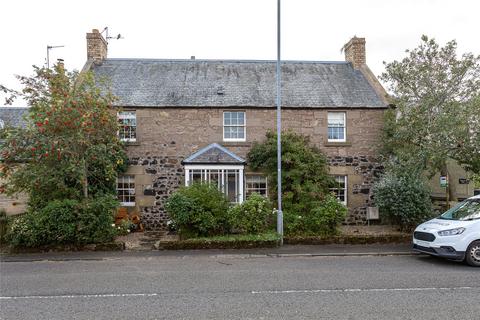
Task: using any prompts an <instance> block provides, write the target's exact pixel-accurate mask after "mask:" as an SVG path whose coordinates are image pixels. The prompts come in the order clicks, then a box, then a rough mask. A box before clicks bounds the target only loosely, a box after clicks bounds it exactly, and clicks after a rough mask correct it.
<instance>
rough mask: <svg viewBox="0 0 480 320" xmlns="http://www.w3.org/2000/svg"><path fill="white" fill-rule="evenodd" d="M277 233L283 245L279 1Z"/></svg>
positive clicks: (278, 6)
mask: <svg viewBox="0 0 480 320" xmlns="http://www.w3.org/2000/svg"><path fill="white" fill-rule="evenodd" d="M276 75H277V76H276V78H277V192H278V195H277V197H278V211H277V232H278V234H279V235H280V245H283V211H282V138H281V137H282V107H281V103H282V93H281V66H280V0H277V71H276Z"/></svg>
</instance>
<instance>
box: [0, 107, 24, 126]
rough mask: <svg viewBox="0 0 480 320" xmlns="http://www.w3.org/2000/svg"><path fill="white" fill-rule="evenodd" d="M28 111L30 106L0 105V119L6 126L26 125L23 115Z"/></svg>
mask: <svg viewBox="0 0 480 320" xmlns="http://www.w3.org/2000/svg"><path fill="white" fill-rule="evenodd" d="M27 113H28V108H17V107H0V120H2V121H3V125H4V126H11V127H22V128H23V127H25V125H26V123H25V121H24V120H23V116H24V115H25V114H27Z"/></svg>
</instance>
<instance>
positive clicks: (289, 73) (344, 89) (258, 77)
mask: <svg viewBox="0 0 480 320" xmlns="http://www.w3.org/2000/svg"><path fill="white" fill-rule="evenodd" d="M91 70H93V72H94V73H95V74H96V76H97V77H98V78H103V79H108V82H109V85H110V89H111V90H112V93H113V94H114V95H115V96H117V97H118V98H119V100H118V101H117V102H116V105H118V106H124V107H129V106H131V107H274V106H275V101H276V100H275V99H276V85H275V83H276V82H275V81H276V79H275V61H257V60H153V59H106V60H104V61H103V62H102V63H101V64H99V65H97V64H92V67H91ZM282 87H283V89H282V106H284V107H292V108H295V107H298V108H316V107H327V108H335V107H337V108H359V107H361V108H385V107H386V104H385V103H384V102H383V101H382V99H381V98H380V97H379V96H378V95H377V93H376V92H375V90H374V89H373V87H372V86H371V85H370V84H369V82H368V81H367V80H366V78H365V77H364V75H363V74H362V72H361V71H359V70H356V69H354V68H353V67H352V65H351V63H348V62H321V61H283V62H282Z"/></svg>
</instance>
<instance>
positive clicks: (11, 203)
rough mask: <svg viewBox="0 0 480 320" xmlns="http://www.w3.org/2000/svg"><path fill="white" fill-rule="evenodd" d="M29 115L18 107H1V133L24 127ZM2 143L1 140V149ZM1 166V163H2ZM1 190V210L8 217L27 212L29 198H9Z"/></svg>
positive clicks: (1, 181) (1, 182) (23, 195)
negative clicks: (25, 118)
mask: <svg viewBox="0 0 480 320" xmlns="http://www.w3.org/2000/svg"><path fill="white" fill-rule="evenodd" d="M27 113H28V108H18V107H0V131H1V130H3V129H4V128H6V127H24V126H25V121H24V116H25V115H26V114H27ZM1 145H2V141H1V139H0V147H1ZM0 166H1V163H0ZM3 184H4V180H2V179H1V178H0V189H3V187H2V185H3ZM1 191H3V190H0V210H5V211H6V212H7V214H8V215H14V214H19V213H23V212H25V210H26V203H27V200H28V196H27V195H26V194H23V193H20V194H16V195H14V196H13V197H9V196H7V195H6V194H5V193H3V192H1Z"/></svg>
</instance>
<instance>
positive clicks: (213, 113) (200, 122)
mask: <svg viewBox="0 0 480 320" xmlns="http://www.w3.org/2000/svg"><path fill="white" fill-rule="evenodd" d="M124 110H135V112H136V117H137V141H136V142H135V143H131V144H129V145H128V147H127V152H128V157H129V161H130V168H129V171H128V172H127V174H132V175H134V176H135V186H136V190H135V191H136V195H137V196H136V207H135V208H130V210H132V211H133V210H135V211H137V212H140V213H141V215H142V219H143V221H144V225H145V227H146V228H147V229H148V230H153V229H165V228H166V226H167V224H166V223H167V221H168V215H167V213H166V212H165V210H164V204H165V200H166V199H167V198H168V197H169V196H170V195H171V194H172V193H173V192H175V190H177V189H178V188H179V187H180V186H181V185H183V184H184V181H185V180H184V179H185V176H184V168H183V165H182V164H181V161H182V160H183V159H185V158H186V157H188V156H189V155H191V154H192V153H194V152H196V151H198V150H199V149H201V148H203V147H205V146H207V145H209V144H211V143H214V142H216V143H219V144H220V145H223V146H224V147H226V148H228V149H229V150H231V151H232V152H234V153H235V154H237V155H238V156H240V157H243V158H246V155H247V153H248V151H249V150H250V147H251V146H252V143H253V142H254V141H263V140H264V139H265V133H266V132H267V130H269V129H272V130H273V129H275V112H276V111H275V109H267V108H264V109H257V108H255V109H254V108H250V109H235V110H240V111H245V116H246V141H245V142H223V112H224V111H231V109H225V108H201V109H200V108H137V109H126V108H125V109H124ZM328 111H335V112H338V111H343V112H345V113H346V123H347V125H346V132H347V138H346V142H344V143H329V142H328V141H327V114H328ZM383 112H384V110H381V109H344V110H339V109H334V110H329V109H310V110H307V109H285V110H283V111H282V122H283V124H282V125H283V128H284V129H287V130H288V129H291V130H294V131H296V132H298V133H301V134H304V135H308V136H310V139H311V142H312V143H313V144H315V145H316V146H317V147H319V148H320V149H321V150H322V152H324V153H325V155H326V156H327V157H328V159H329V164H330V172H331V174H333V175H347V176H348V179H347V182H348V186H347V193H348V194H347V199H348V200H347V206H348V208H349V215H348V217H347V219H346V220H345V223H349V224H363V223H366V208H367V207H368V206H369V205H370V204H371V200H372V199H371V186H372V183H373V182H374V180H375V178H376V177H377V176H378V175H379V173H380V172H381V171H382V170H383V167H382V166H381V165H380V164H379V163H378V161H377V159H376V154H377V153H376V149H377V146H378V145H379V143H380V141H379V137H380V131H381V128H382V124H383ZM247 165H248V164H247ZM248 171H249V170H248V167H247V168H246V172H248Z"/></svg>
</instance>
